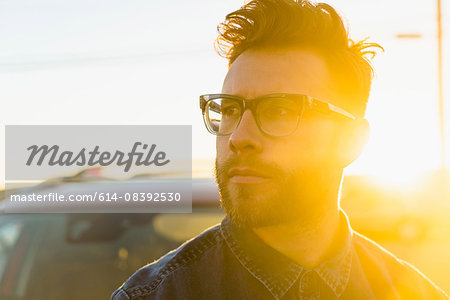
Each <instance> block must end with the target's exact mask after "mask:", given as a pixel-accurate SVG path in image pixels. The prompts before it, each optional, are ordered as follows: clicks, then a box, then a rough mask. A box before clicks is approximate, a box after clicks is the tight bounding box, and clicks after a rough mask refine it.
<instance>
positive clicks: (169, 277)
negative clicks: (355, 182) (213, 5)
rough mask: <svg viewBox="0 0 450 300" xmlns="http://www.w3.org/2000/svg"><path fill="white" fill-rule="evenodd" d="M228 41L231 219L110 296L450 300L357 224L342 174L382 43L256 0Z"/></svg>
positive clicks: (207, 104) (211, 114)
mask: <svg viewBox="0 0 450 300" xmlns="http://www.w3.org/2000/svg"><path fill="white" fill-rule="evenodd" d="M219 33H220V36H219V38H218V40H217V48H218V50H219V52H220V53H221V54H223V55H224V56H226V57H227V58H228V59H229V70H228V74H227V76H226V78H225V80H224V83H223V88H222V94H211V95H203V96H201V97H200V105H201V108H202V112H203V117H204V120H205V124H206V126H207V129H208V130H209V131H210V132H211V133H213V134H215V135H217V158H216V179H217V183H218V186H219V190H220V193H221V203H222V206H223V207H224V209H225V212H226V214H227V217H225V218H224V220H223V221H222V223H221V224H220V225H217V226H215V227H213V228H210V229H208V230H207V231H205V232H203V233H202V234H200V235H199V236H197V237H196V238H194V239H192V240H190V241H188V242H186V243H185V244H183V245H182V246H181V247H180V248H178V249H176V250H175V251H172V252H170V253H168V254H167V255H165V256H163V257H162V258H160V259H159V260H158V261H156V262H154V263H152V264H150V265H148V266H146V267H144V268H142V269H140V270H139V271H137V272H136V273H135V274H134V275H133V276H132V277H131V278H130V279H129V280H128V281H127V282H126V283H125V284H124V285H123V286H122V287H121V288H119V289H118V290H117V291H116V292H115V293H114V294H113V296H112V299H446V295H445V293H444V292H443V291H442V290H440V289H439V288H438V287H436V286H435V285H434V284H433V283H432V282H431V281H430V280H428V279H427V278H426V277H425V276H424V275H422V274H421V273H420V272H419V271H417V270H416V269H414V268H413V267H412V266H410V265H409V264H407V263H406V262H404V261H401V260H399V259H397V258H396V257H395V256H394V255H392V254H391V253H389V252H387V251H386V250H384V249H383V248H381V247H380V246H378V245H377V244H375V243H374V242H372V241H370V240H369V239H367V238H365V237H363V236H362V235H360V234H358V233H356V232H354V231H352V229H351V227H350V225H349V223H348V219H347V217H346V215H345V214H344V212H343V211H342V210H340V208H339V190H340V186H341V179H342V175H343V169H344V168H345V167H346V166H347V165H348V164H350V163H351V162H352V161H353V160H355V159H356V158H357V157H358V155H359V154H360V152H361V150H362V148H363V146H364V143H365V140H366V138H367V135H368V131H369V126H368V123H367V121H366V120H365V119H364V118H363V116H364V111H365V106H366V102H367V99H368V96H369V90H370V83H371V79H372V68H371V66H370V63H369V61H368V60H367V59H366V58H365V55H366V54H368V53H369V54H370V53H372V54H373V50H372V49H374V48H376V47H378V45H376V44H367V43H364V42H358V43H355V42H353V41H351V40H350V39H349V38H348V34H347V32H346V29H345V27H344V25H343V23H342V20H341V18H340V17H339V15H338V14H337V13H336V12H335V10H334V9H333V8H332V7H330V6H328V5H326V4H313V3H310V2H307V1H301V0H299V1H298V2H294V1H292V0H255V1H252V2H249V3H248V4H246V5H245V6H243V7H242V8H241V9H239V10H237V11H235V12H233V13H230V14H229V15H228V16H227V18H226V21H225V22H224V23H223V24H222V25H221V27H219Z"/></svg>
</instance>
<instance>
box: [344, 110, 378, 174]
mask: <svg viewBox="0 0 450 300" xmlns="http://www.w3.org/2000/svg"><path fill="white" fill-rule="evenodd" d="M340 131H341V132H340V135H339V141H338V145H337V150H338V152H337V156H338V157H337V160H338V163H339V165H340V166H341V167H343V168H345V167H347V166H348V165H350V164H351V163H352V162H353V161H355V160H356V159H357V158H358V157H359V156H360V155H361V153H362V151H363V149H364V147H365V145H366V144H367V141H368V139H369V133H370V126H369V122H368V121H367V120H366V119H363V118H361V119H356V120H352V121H350V122H345V123H343V124H342V128H341V130H340Z"/></svg>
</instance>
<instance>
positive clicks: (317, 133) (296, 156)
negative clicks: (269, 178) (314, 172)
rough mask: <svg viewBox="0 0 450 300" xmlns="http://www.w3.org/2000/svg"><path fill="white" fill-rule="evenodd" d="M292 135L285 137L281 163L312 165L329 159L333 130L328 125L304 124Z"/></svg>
mask: <svg viewBox="0 0 450 300" xmlns="http://www.w3.org/2000/svg"><path fill="white" fill-rule="evenodd" d="M301 125H303V126H302V127H301V128H299V130H298V131H297V132H296V133H294V135H292V136H290V139H289V137H287V139H286V141H285V142H284V145H283V146H282V147H283V148H284V149H285V150H284V151H282V152H281V150H279V151H278V152H280V153H283V154H282V157H280V159H282V160H283V161H287V160H289V161H291V164H293V165H304V166H306V165H309V164H311V165H314V164H317V163H319V164H320V163H321V162H323V161H325V160H328V159H329V155H330V152H331V147H332V140H333V137H332V136H333V132H334V128H333V127H332V126H331V127H330V126H328V125H329V124H324V123H317V122H304V123H303V124H301Z"/></svg>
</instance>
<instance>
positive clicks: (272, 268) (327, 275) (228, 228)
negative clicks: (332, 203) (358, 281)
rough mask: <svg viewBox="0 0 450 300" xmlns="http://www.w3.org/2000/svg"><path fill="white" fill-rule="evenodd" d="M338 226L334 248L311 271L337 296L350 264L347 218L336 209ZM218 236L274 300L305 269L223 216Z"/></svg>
mask: <svg viewBox="0 0 450 300" xmlns="http://www.w3.org/2000/svg"><path fill="white" fill-rule="evenodd" d="M340 215H341V223H340V229H339V231H338V235H337V237H338V241H337V243H336V247H335V248H334V249H333V251H332V252H331V253H330V254H329V255H328V256H327V259H325V260H324V261H323V262H322V263H321V264H319V265H318V266H317V267H315V268H314V269H313V270H314V271H315V272H316V273H317V274H318V275H319V277H320V278H321V279H322V280H323V281H324V282H325V283H326V284H327V285H328V286H329V287H330V288H331V290H332V291H333V292H334V294H335V295H336V297H340V296H341V295H342V293H343V292H344V291H345V288H346V287H347V283H348V280H349V277H350V270H351V264H352V251H351V244H352V237H353V231H352V229H351V227H350V223H349V221H348V218H347V215H346V214H345V213H344V212H343V211H342V210H340ZM220 228H221V234H222V236H223V237H224V239H225V241H226V243H227V245H228V247H229V248H230V249H231V251H232V252H233V254H234V255H235V256H236V258H237V259H238V260H239V261H240V263H241V264H242V265H243V266H244V268H245V269H247V270H248V271H249V272H250V273H251V274H252V275H253V276H254V277H256V278H257V279H258V280H259V281H260V282H261V283H262V284H263V285H264V286H265V287H266V288H267V289H268V290H269V291H270V292H271V293H272V295H273V296H274V297H275V298H276V299H280V298H282V297H283V296H284V295H285V294H286V293H287V291H288V290H289V289H290V288H291V287H292V285H294V283H295V282H296V281H297V279H298V278H299V277H300V275H301V274H302V273H303V272H304V271H306V270H308V269H307V268H305V267H303V266H301V265H300V264H298V263H296V262H295V261H293V260H291V259H290V258H288V257H287V256H285V255H283V254H282V253H280V252H278V251H276V250H275V249H273V248H272V247H270V246H269V245H267V244H265V243H264V242H263V241H262V240H261V239H260V238H259V237H258V236H257V235H256V234H254V233H253V231H252V230H250V229H244V228H239V227H237V226H235V225H234V224H233V223H232V222H231V219H230V218H229V217H228V216H226V217H225V218H224V219H223V220H222V223H221V227H220Z"/></svg>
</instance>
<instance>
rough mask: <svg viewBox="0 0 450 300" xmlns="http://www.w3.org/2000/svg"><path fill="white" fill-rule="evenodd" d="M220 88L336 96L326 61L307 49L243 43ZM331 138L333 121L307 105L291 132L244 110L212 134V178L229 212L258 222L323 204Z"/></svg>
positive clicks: (247, 94)
mask: <svg viewBox="0 0 450 300" xmlns="http://www.w3.org/2000/svg"><path fill="white" fill-rule="evenodd" d="M222 93H225V94H231V95H237V96H241V97H244V98H246V99H253V98H255V97H259V96H262V95H267V94H272V93H294V94H306V95H309V96H312V97H315V98H318V99H321V100H324V101H327V102H330V103H332V104H335V105H338V106H339V104H340V103H339V101H340V100H339V99H340V98H339V97H338V93H337V92H336V88H335V87H334V84H333V81H332V78H331V75H330V72H329V70H328V67H327V65H326V63H325V61H324V60H323V59H322V58H321V57H320V56H319V55H316V54H314V53H313V52H311V51H306V50H278V51H262V50H261V51H253V50H251V51H250V50H248V51H245V52H244V53H242V54H241V55H240V56H239V57H238V58H237V59H236V60H235V61H234V63H233V64H232V65H231V67H230V69H229V71H228V74H227V76H226V78H225V81H224V84H223V89H222ZM335 140H336V121H334V120H332V119H330V118H328V117H327V116H325V115H321V114H320V113H318V112H313V111H309V110H307V111H305V113H304V114H303V117H302V119H301V120H300V124H299V127H298V129H297V130H296V131H295V132H294V133H293V134H291V135H289V136H284V137H272V136H268V135H266V134H264V133H263V132H261V131H260V130H259V129H258V126H257V124H256V122H255V119H254V116H253V115H252V113H251V111H250V110H246V111H245V112H244V114H243V116H242V120H241V122H240V124H239V126H238V127H237V128H236V130H235V131H234V132H233V133H232V134H231V135H229V136H218V137H217V141H216V142H217V144H216V147H217V158H216V178H217V181H218V184H219V189H220V192H221V196H222V205H223V207H224V208H225V211H226V213H227V214H228V215H229V216H230V217H231V218H232V220H233V221H234V222H235V223H236V224H238V225H240V226H246V227H260V226H269V225H277V224H281V223H285V222H292V221H295V220H296V219H299V218H303V217H306V216H307V215H308V214H311V213H314V212H315V211H317V210H318V209H319V210H320V207H321V206H323V205H325V204H324V203H321V202H320V195H324V194H326V192H327V188H328V186H327V184H326V183H327V182H328V181H330V180H331V177H332V176H335V175H333V174H336V172H333V171H331V169H333V168H331V169H330V166H331V165H332V162H333V158H332V153H333V151H332V149H333V147H334V146H333V145H334V141H335ZM336 201H337V200H336ZM336 205H337V204H336Z"/></svg>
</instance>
